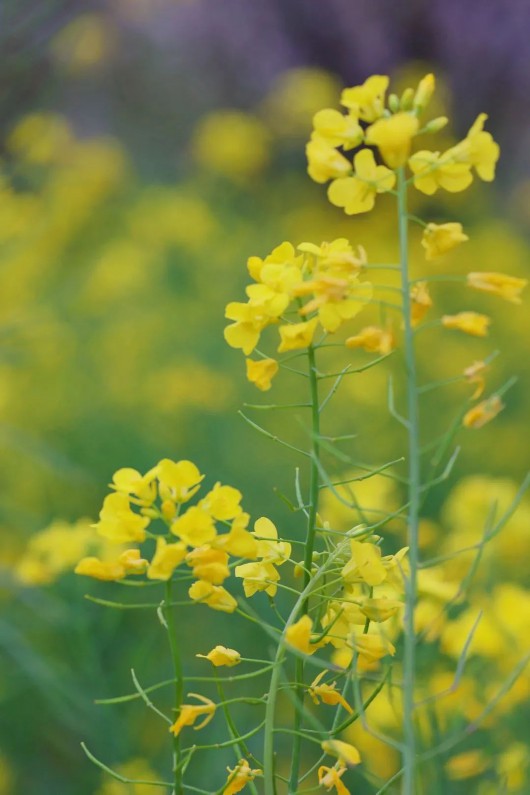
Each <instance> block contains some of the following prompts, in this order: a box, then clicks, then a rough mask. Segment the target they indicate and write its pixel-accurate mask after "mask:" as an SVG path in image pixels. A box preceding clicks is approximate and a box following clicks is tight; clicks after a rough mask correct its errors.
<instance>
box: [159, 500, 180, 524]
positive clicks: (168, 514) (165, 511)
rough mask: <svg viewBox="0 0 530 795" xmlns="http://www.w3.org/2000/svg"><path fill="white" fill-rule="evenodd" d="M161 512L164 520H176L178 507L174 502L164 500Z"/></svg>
mask: <svg viewBox="0 0 530 795" xmlns="http://www.w3.org/2000/svg"><path fill="white" fill-rule="evenodd" d="M161 510H162V516H163V517H164V519H174V518H175V515H176V513H177V507H176V505H175V503H174V502H173V500H164V502H163V503H162V505H161Z"/></svg>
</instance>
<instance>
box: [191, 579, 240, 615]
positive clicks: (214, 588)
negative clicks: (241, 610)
mask: <svg viewBox="0 0 530 795" xmlns="http://www.w3.org/2000/svg"><path fill="white" fill-rule="evenodd" d="M188 595H189V597H190V599H193V601H194V602H203V603H204V604H206V605H208V607H211V608H212V610H220V611H221V612H222V613H233V612H234V610H235V609H236V607H237V601H236V600H235V599H234V597H233V596H232V594H230V593H228V591H227V590H226V588H223V586H222V585H212V583H211V582H207V581H206V580H197V582H194V583H193V585H192V586H191V587H190V589H189V591H188Z"/></svg>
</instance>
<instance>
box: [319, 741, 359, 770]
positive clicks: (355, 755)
mask: <svg viewBox="0 0 530 795" xmlns="http://www.w3.org/2000/svg"><path fill="white" fill-rule="evenodd" d="M321 747H322V750H323V751H324V753H326V754H330V755H331V756H336V757H337V759H338V760H339V764H340V765H341V766H345V767H350V766H354V765H359V764H360V762H361V755H360V753H359V751H358V750H357V748H356V747H355V746H354V745H350V743H345V742H342V740H324V742H323V743H321Z"/></svg>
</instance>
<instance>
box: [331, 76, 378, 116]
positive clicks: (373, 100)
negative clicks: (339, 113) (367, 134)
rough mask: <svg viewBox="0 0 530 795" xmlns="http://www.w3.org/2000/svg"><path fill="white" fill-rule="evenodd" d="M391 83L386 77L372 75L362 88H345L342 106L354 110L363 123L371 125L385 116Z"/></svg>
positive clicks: (341, 100)
mask: <svg viewBox="0 0 530 795" xmlns="http://www.w3.org/2000/svg"><path fill="white" fill-rule="evenodd" d="M389 82H390V80H389V78H388V77H387V76H386V75H372V76H371V77H369V78H368V79H367V80H365V81H364V83H363V84H362V85H361V86H353V87H352V88H345V89H344V91H343V92H342V95H341V98H340V104H341V105H344V106H345V107H346V108H350V109H351V110H353V111H354V112H355V113H356V114H358V116H359V118H360V119H362V120H363V121H366V122H368V123H371V122H373V121H375V120H376V119H378V118H379V117H380V116H382V115H383V111H384V109H385V94H386V90H387V88H388V84H389Z"/></svg>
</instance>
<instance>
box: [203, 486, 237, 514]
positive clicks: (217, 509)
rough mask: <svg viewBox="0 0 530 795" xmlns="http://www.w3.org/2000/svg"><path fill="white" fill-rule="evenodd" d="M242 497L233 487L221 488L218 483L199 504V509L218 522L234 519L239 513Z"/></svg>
mask: <svg viewBox="0 0 530 795" xmlns="http://www.w3.org/2000/svg"><path fill="white" fill-rule="evenodd" d="M242 497H243V495H242V494H241V492H240V491H239V490H238V489H235V488H234V487H233V486H222V485H221V484H220V483H216V484H215V486H214V487H213V489H211V491H209V492H208V494H206V496H205V497H203V498H202V500H201V501H200V502H199V508H200V509H201V510H203V511H207V512H208V513H209V514H210V516H213V518H214V519H217V520H218V521H226V520H227V519H234V518H235V517H236V516H238V514H240V513H241V510H242V509H241V505H240V503H241V500H242Z"/></svg>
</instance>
